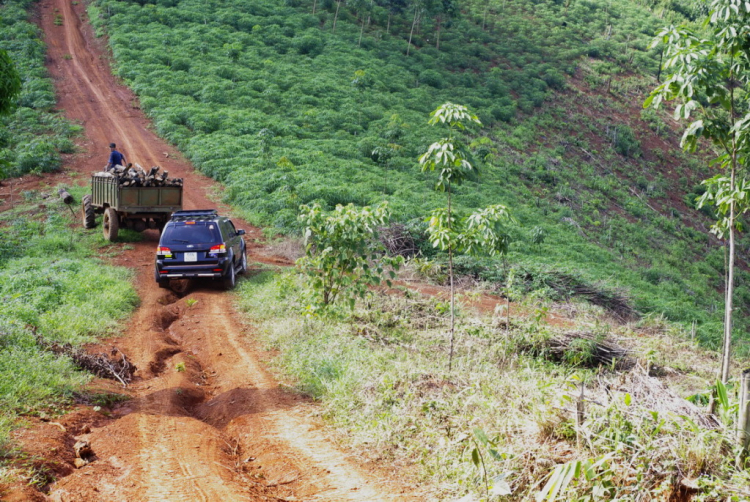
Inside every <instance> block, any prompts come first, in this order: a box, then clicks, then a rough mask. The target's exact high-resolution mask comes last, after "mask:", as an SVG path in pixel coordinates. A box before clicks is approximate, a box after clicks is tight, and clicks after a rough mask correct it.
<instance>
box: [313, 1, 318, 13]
mask: <svg viewBox="0 0 750 502" xmlns="http://www.w3.org/2000/svg"><path fill="white" fill-rule="evenodd" d="M317 6H318V0H313V13H312V15H313V16H314V15H315V7H317Z"/></svg>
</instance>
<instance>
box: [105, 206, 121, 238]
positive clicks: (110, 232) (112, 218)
mask: <svg viewBox="0 0 750 502" xmlns="http://www.w3.org/2000/svg"><path fill="white" fill-rule="evenodd" d="M119 230H120V219H119V217H118V216H117V211H115V210H114V209H112V208H111V207H108V208H107V209H105V210H104V218H103V219H102V232H103V233H104V238H105V239H107V240H108V241H109V242H115V241H116V240H117V232H118V231H119Z"/></svg>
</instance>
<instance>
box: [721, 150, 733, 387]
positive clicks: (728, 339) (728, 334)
mask: <svg viewBox="0 0 750 502" xmlns="http://www.w3.org/2000/svg"><path fill="white" fill-rule="evenodd" d="M732 157H733V158H732V164H733V165H734V163H735V162H736V153H733V155H732ZM734 176H735V169H734V167H732V181H731V190H734ZM734 218H735V215H734V202H732V203H731V204H730V206H729V260H728V261H729V264H728V265H729V267H728V272H727V285H726V299H725V300H726V304H725V308H724V348H723V350H722V354H721V381H722V383H724V384H726V383H727V380H729V362H730V359H731V353H732V300H733V297H734V253H735V250H734Z"/></svg>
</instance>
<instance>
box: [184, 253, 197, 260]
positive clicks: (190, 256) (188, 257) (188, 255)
mask: <svg viewBox="0 0 750 502" xmlns="http://www.w3.org/2000/svg"><path fill="white" fill-rule="evenodd" d="M185 261H198V253H185Z"/></svg>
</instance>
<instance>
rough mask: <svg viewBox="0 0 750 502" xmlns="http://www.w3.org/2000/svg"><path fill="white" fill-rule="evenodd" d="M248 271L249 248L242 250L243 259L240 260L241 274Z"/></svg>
mask: <svg viewBox="0 0 750 502" xmlns="http://www.w3.org/2000/svg"><path fill="white" fill-rule="evenodd" d="M245 272H247V250H246V249H243V250H242V260H241V261H240V274H244V273H245Z"/></svg>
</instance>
